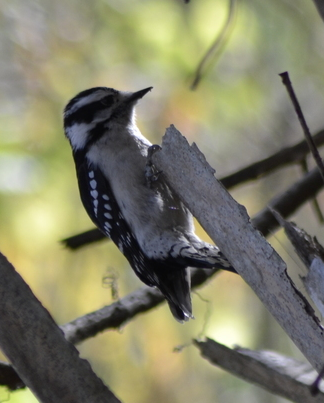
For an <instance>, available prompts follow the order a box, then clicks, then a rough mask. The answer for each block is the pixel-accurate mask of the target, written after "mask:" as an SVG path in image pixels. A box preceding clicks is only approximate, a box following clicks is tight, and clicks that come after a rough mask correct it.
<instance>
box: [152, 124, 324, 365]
mask: <svg viewBox="0 0 324 403" xmlns="http://www.w3.org/2000/svg"><path fill="white" fill-rule="evenodd" d="M153 162H154V164H155V165H156V166H157V169H159V170H161V171H162V172H163V175H165V176H166V178H167V181H168V183H169V184H170V185H171V186H172V187H173V188H174V189H177V193H178V194H179V196H180V197H181V199H182V200H183V201H184V203H185V204H186V205H187V207H188V208H189V210H190V211H191V212H192V213H193V215H194V216H195V217H196V218H197V219H198V220H199V222H200V224H201V225H202V226H203V228H204V229H205V231H206V232H207V233H208V235H209V236H210V237H211V238H212V239H213V241H214V242H215V243H216V244H217V245H218V246H219V247H220V249H221V250H222V252H223V253H224V254H225V256H226V257H227V258H228V259H229V261H230V262H231V263H232V265H233V266H234V267H235V269H236V270H237V272H238V273H239V274H240V275H241V276H242V277H243V279H244V280H245V281H246V282H247V283H248V284H249V285H250V286H251V288H252V289H253V290H254V292H255V293H256V294H257V295H258V297H259V298H260V300H261V301H262V302H263V304H264V305H265V306H266V308H267V309H268V310H269V311H270V312H271V313H272V315H273V316H274V317H275V318H276V320H277V321H278V322H279V324H280V325H281V326H282V328H283V329H284V330H285V331H286V333H287V334H288V335H289V337H290V338H291V339H292V340H293V341H294V343H295V344H296V345H297V347H298V348H299V349H300V350H301V351H302V352H303V354H304V355H305V356H306V357H307V359H308V360H309V361H310V363H311V364H312V365H313V366H314V367H315V368H317V369H318V370H320V369H321V368H322V364H323V362H324V339H323V329H322V327H321V326H320V324H319V321H318V319H317V318H316V316H315V315H314V313H313V312H312V308H311V306H310V305H309V303H308V302H307V300H305V299H304V298H303V297H302V295H301V294H300V292H299V291H298V290H297V289H296V288H295V286H294V284H293V283H292V281H291V279H290V278H289V277H288V275H287V271H286V265H285V263H284V262H283V261H282V259H281V258H280V256H279V255H278V254H277V253H276V252H275V250H274V249H273V248H272V247H271V246H270V245H269V244H268V243H267V242H266V240H265V239H264V238H263V237H262V236H261V234H260V233H259V232H258V231H257V230H255V229H254V228H253V226H252V225H251V222H250V219H249V217H248V215H247V213H246V209H245V208H244V207H243V206H241V205H238V203H236V202H235V200H234V199H233V198H232V197H231V195H230V194H229V193H228V192H227V191H226V189H225V188H224V187H223V186H222V185H221V184H220V182H219V181H217V179H216V178H215V177H214V175H213V170H212V168H210V166H209V165H208V163H207V162H206V160H205V158H204V156H203V154H202V153H201V152H200V151H199V150H198V148H197V146H195V145H193V146H192V147H190V146H189V144H188V142H187V140H186V139H185V138H184V137H183V136H181V134H180V133H179V132H178V131H177V130H176V129H175V128H174V127H173V126H171V127H170V128H169V129H168V130H167V132H166V135H165V136H164V138H163V143H162V150H161V151H159V152H157V153H156V154H154V156H153ZM188 178H190V181H188ZM228 240H230V242H229V241H228Z"/></svg>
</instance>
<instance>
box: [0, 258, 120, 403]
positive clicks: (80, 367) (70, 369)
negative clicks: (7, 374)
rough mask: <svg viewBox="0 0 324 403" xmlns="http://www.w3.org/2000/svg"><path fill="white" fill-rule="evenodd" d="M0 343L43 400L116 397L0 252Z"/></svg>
mask: <svg viewBox="0 0 324 403" xmlns="http://www.w3.org/2000/svg"><path fill="white" fill-rule="evenodd" d="M0 278H1V281H0V347H1V349H2V351H3V353H4V354H5V355H6V356H7V357H8V359H9V360H10V362H11V363H12V365H13V367H14V368H15V369H16V371H17V373H18V375H19V376H20V378H21V379H22V380H23V382H24V383H25V384H26V385H27V386H28V387H29V388H30V389H31V390H32V391H33V393H34V394H35V395H36V396H37V398H38V399H39V401H40V402H44V403H57V402H61V403H65V402H66V403H74V402H75V403H79V402H81V401H86V402H96V403H100V402H102V403H107V402H111V403H118V402H120V401H119V400H118V399H117V398H116V397H115V396H114V395H113V393H112V392H111V391H110V390H109V389H108V388H107V387H106V386H105V385H104V384H103V382H102V381H101V380H100V379H99V378H98V377H97V376H96V375H95V374H94V372H93V371H92V369H91V367H90V364H89V363H88V362H87V361H86V360H82V359H80V357H79V353H78V351H77V350H76V348H75V347H74V346H73V345H72V344H71V343H68V342H67V341H66V340H65V338H64V335H63V332H62V331H61V330H60V329H59V328H58V326H57V325H56V324H55V322H54V321H53V319H52V318H51V316H50V315H49V313H48V312H47V311H46V310H45V308H44V307H43V306H42V305H41V304H40V302H39V301H38V300H37V299H36V298H35V296H34V295H33V293H32V292H31V290H30V288H29V287H28V285H27V284H26V283H25V282H24V281H23V279H22V278H21V277H20V275H19V274H18V273H17V272H16V271H15V269H14V267H13V266H12V265H11V264H10V263H9V262H8V261H7V259H6V258H5V257H4V256H3V255H1V254H0Z"/></svg>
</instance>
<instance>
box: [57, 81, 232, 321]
mask: <svg viewBox="0 0 324 403" xmlns="http://www.w3.org/2000/svg"><path fill="white" fill-rule="evenodd" d="M150 90H151V87H150V88H146V89H144V90H141V91H138V92H134V93H130V92H121V91H116V90H114V89H112V88H106V87H96V88H91V89H89V90H85V91H83V92H81V93H80V94H78V95H77V96H76V97H75V98H73V99H72V100H71V101H70V102H69V103H68V104H67V106H66V107H65V110H64V129H65V134H66V136H67V138H68V139H69V141H70V144H71V147H72V151H73V156H74V160H75V165H76V171H77V177H78V183H79V189H80V195H81V200H82V202H83V205H84V207H85V209H86V211H87V213H88V214H89V216H90V218H91V219H92V221H93V222H94V223H95V224H96V225H97V227H98V228H99V229H100V230H101V231H102V232H103V233H104V234H105V235H106V236H107V237H110V238H111V239H112V240H113V242H114V243H115V244H116V245H117V247H118V248H119V250H120V251H121V252H122V253H123V254H124V256H125V257H126V258H127V260H128V261H129V263H130V265H131V267H132V268H133V270H134V271H135V273H136V274H137V276H138V277H139V278H140V279H141V280H142V281H143V282H144V283H145V284H147V285H149V286H155V287H157V288H159V289H160V291H161V292H162V293H163V295H164V296H165V298H166V300H167V301H168V303H169V306H170V309H171V312H172V313H173V315H174V317H175V318H176V319H177V320H179V321H185V320H188V319H189V318H190V317H192V308H191V298H190V272H189V269H188V267H189V266H192V267H204V268H211V267H220V268H223V269H226V270H229V271H234V269H233V268H232V267H231V265H230V263H229V262H228V261H227V260H226V258H224V257H223V255H222V254H221V252H220V251H219V249H218V248H217V247H216V246H213V245H210V244H207V243H205V242H203V241H202V240H200V239H199V238H198V237H197V236H196V235H195V234H194V225H193V219H192V215H191V214H190V212H189V211H188V209H187V208H186V207H185V206H184V205H183V204H182V202H181V200H180V199H179V198H178V196H177V195H176V194H175V193H174V192H173V191H172V190H171V189H170V188H169V186H168V184H167V183H166V181H165V179H164V178H163V175H159V174H157V175H153V174H151V172H152V170H153V171H154V167H153V168H152V164H151V161H150V154H151V153H150V152H149V150H152V148H151V146H152V144H151V143H150V142H149V141H148V140H147V139H146V138H145V137H144V136H143V135H142V134H141V133H140V131H139V129H138V128H137V126H136V124H135V110H134V108H135V105H136V103H137V101H138V100H139V99H141V98H142V97H143V96H144V95H145V94H146V93H147V92H149V91H150ZM148 154H149V155H148Z"/></svg>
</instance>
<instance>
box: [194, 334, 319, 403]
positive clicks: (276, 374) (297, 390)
mask: <svg viewBox="0 0 324 403" xmlns="http://www.w3.org/2000/svg"><path fill="white" fill-rule="evenodd" d="M194 343H195V345H196V346H197V347H198V348H199V350H200V352H201V355H202V356H203V357H204V358H206V359H207V360H208V361H209V362H211V363H212V364H213V365H217V366H219V367H221V368H223V369H225V370H226V371H229V372H231V373H232V374H233V375H236V376H238V377H240V378H242V379H244V380H246V381H248V382H251V383H254V384H257V385H258V386H261V387H263V388H264V389H266V390H268V391H269V392H271V393H275V394H277V395H279V396H282V397H284V398H286V399H289V400H292V401H293V402H296V403H319V402H323V401H324V393H323V386H321V390H322V391H321V392H320V393H319V395H318V396H317V397H316V398H314V397H313V396H312V395H311V392H310V385H311V384H312V382H313V381H314V379H315V378H316V375H317V373H316V371H314V369H313V368H312V367H311V365H309V364H308V363H302V362H300V361H297V360H294V359H292V358H289V357H285V356H282V355H280V354H278V353H275V352H272V351H252V350H248V349H243V348H235V349H234V350H232V349H230V348H228V347H226V346H224V345H222V344H219V343H217V342H216V341H214V340H211V339H206V341H197V340H196V341H195V342H194Z"/></svg>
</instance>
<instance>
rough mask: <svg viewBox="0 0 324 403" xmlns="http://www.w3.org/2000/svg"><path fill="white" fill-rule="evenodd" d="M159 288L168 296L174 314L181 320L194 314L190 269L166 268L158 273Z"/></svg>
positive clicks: (183, 320)
mask: <svg viewBox="0 0 324 403" xmlns="http://www.w3.org/2000/svg"><path fill="white" fill-rule="evenodd" d="M158 278H159V285H158V288H159V289H160V291H161V292H162V294H163V295H164V297H165V298H166V300H167V302H168V304H169V307H170V310H171V312H172V315H173V316H174V317H175V319H176V320H178V321H179V322H185V321H188V320H189V319H190V318H193V316H192V305H191V296H190V269H189V268H188V269H182V270H179V269H176V270H166V271H163V272H160V273H158Z"/></svg>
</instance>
